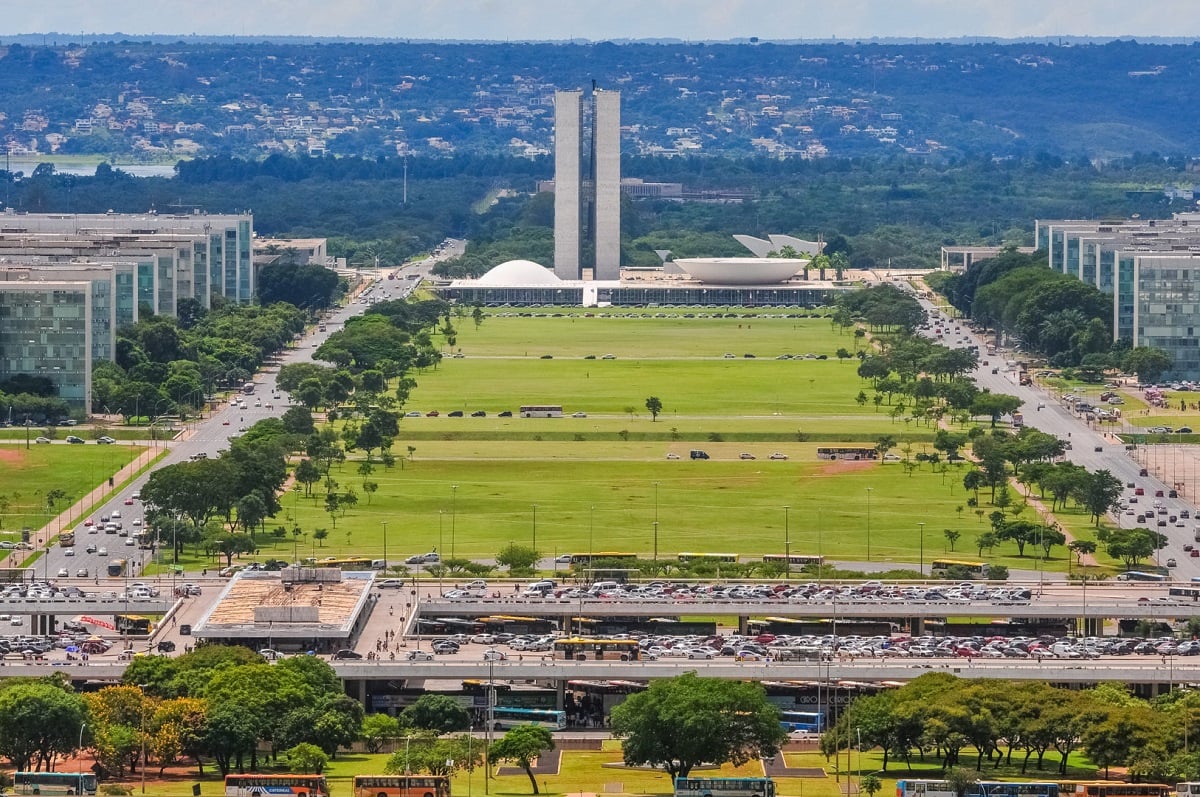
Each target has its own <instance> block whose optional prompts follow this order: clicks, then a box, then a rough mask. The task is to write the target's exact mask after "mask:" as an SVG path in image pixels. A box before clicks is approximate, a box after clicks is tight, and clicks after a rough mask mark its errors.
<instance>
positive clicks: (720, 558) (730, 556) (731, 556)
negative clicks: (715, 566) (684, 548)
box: [679, 553, 738, 564]
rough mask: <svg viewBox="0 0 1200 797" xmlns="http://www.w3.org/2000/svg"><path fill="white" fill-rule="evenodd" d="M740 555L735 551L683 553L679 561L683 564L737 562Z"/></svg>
mask: <svg viewBox="0 0 1200 797" xmlns="http://www.w3.org/2000/svg"><path fill="white" fill-rule="evenodd" d="M737 560H738V555H737V554H735V553H681V554H679V561H680V563H681V564H687V563H688V562H733V563H736V562H737Z"/></svg>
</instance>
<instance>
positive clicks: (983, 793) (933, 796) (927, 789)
mask: <svg viewBox="0 0 1200 797" xmlns="http://www.w3.org/2000/svg"><path fill="white" fill-rule="evenodd" d="M896 797H958V793H957V792H956V791H955V790H954V787H953V786H951V785H950V784H949V783H948V782H946V781H944V780H898V781H896ZM967 797H1059V786H1058V784H1057V783H1040V782H1028V781H1021V782H1012V783H1002V782H999V781H989V780H982V781H975V782H974V783H972V784H971V785H970V787H969V788H968V789H967Z"/></svg>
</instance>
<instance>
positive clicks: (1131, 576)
mask: <svg viewBox="0 0 1200 797" xmlns="http://www.w3.org/2000/svg"><path fill="white" fill-rule="evenodd" d="M1166 580H1167V577H1166V576H1165V575H1163V574H1162V573H1144V572H1142V571H1140V570H1130V571H1129V572H1127V573H1121V574H1120V575H1118V576H1117V581H1158V582H1161V581H1166Z"/></svg>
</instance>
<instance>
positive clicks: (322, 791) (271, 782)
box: [225, 775, 329, 797]
mask: <svg viewBox="0 0 1200 797" xmlns="http://www.w3.org/2000/svg"><path fill="white" fill-rule="evenodd" d="M268 794H271V795H274V794H292V795H295V797H329V786H328V785H327V784H326V783H325V776H324V775H226V776H225V797H265V795H268Z"/></svg>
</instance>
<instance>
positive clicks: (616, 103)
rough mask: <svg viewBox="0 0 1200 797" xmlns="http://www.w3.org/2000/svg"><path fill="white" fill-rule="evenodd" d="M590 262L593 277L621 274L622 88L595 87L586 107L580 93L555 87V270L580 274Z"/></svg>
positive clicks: (568, 276)
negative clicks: (587, 131) (603, 88)
mask: <svg viewBox="0 0 1200 797" xmlns="http://www.w3.org/2000/svg"><path fill="white" fill-rule="evenodd" d="M585 116H586V117H587V120H588V121H589V122H590V125H589V126H590V136H586V137H585V133H584V128H585V125H584V120H585ZM585 162H586V163H587V164H588V166H587V168H586V169H585V168H584V166H583V164H584V163H585ZM584 175H586V176H587V179H586V181H585V180H584V179H583V178H584ZM585 230H586V233H585ZM585 240H586V244H587V245H586V246H585ZM589 266H590V267H592V268H593V271H592V274H593V277H594V278H595V279H606V280H615V279H618V278H619V277H620V272H621V93H620V92H619V91H603V90H600V89H593V92H592V95H591V97H590V98H589V102H588V103H587V104H586V107H585V105H584V103H583V92H581V91H556V92H555V93H554V273H555V274H556V275H557V276H558V277H560V278H561V279H580V278H581V277H582V274H583V268H585V267H589Z"/></svg>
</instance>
